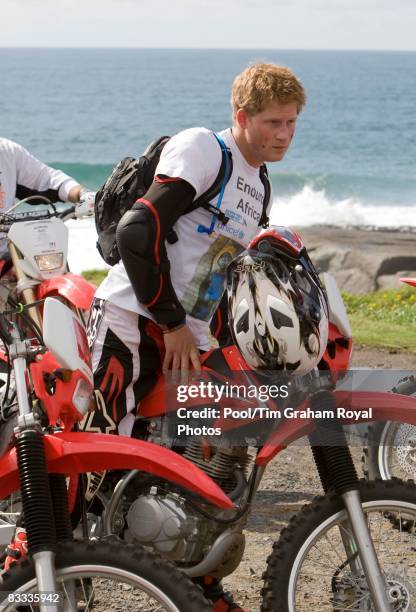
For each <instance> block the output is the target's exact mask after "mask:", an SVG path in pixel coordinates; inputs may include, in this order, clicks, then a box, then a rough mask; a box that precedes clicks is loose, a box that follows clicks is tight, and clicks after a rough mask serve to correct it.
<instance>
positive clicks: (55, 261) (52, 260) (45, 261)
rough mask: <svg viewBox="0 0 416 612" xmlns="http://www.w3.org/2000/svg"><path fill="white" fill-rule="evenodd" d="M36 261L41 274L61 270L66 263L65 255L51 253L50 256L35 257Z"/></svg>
mask: <svg viewBox="0 0 416 612" xmlns="http://www.w3.org/2000/svg"><path fill="white" fill-rule="evenodd" d="M35 261H36V263H37V264H38V268H39V270H40V271H41V272H48V271H49V270H56V269H57V268H61V267H62V264H63V262H64V254H63V253H50V254H49V255H35Z"/></svg>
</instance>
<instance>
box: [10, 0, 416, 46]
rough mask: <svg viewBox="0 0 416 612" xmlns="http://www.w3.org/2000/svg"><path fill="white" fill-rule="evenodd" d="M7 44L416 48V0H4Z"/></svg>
mask: <svg viewBox="0 0 416 612" xmlns="http://www.w3.org/2000/svg"><path fill="white" fill-rule="evenodd" d="M0 21H1V24H2V27H1V35H0V47H21V46H26V47H174V48H175V47H185V48H238V49H244V48H246V49H368V50H373V49H374V50H416V36H415V28H416V0H1V2H0Z"/></svg>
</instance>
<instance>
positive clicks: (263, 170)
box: [259, 164, 272, 229]
mask: <svg viewBox="0 0 416 612" xmlns="http://www.w3.org/2000/svg"><path fill="white" fill-rule="evenodd" d="M260 180H261V182H262V183H263V187H264V198H263V210H262V213H261V217H260V221H259V227H263V228H264V229H266V228H267V227H269V216H268V214H267V207H268V206H269V202H270V194H271V191H272V189H271V186H270V179H269V173H268V172H267V166H266V164H262V165H261V166H260Z"/></svg>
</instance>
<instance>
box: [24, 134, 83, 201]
mask: <svg viewBox="0 0 416 612" xmlns="http://www.w3.org/2000/svg"><path fill="white" fill-rule="evenodd" d="M15 160H16V179H17V185H16V197H17V198H19V199H22V198H26V197H28V196H30V195H43V196H45V197H47V198H49V199H50V200H55V201H56V200H61V201H62V202H66V201H70V202H74V203H76V202H78V201H79V197H80V194H81V191H82V189H83V188H82V186H81V185H80V184H79V183H78V182H77V181H76V180H74V179H73V178H72V177H70V176H68V175H67V174H65V172H62V171H61V170H56V169H55V168H51V167H50V166H47V165H46V164H44V163H43V162H41V161H40V160H39V159H37V158H36V157H34V156H33V155H32V154H31V153H29V151H27V150H26V149H25V148H24V147H22V146H21V145H16V147H15Z"/></svg>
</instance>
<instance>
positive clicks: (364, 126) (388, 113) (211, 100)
mask: <svg viewBox="0 0 416 612" xmlns="http://www.w3.org/2000/svg"><path fill="white" fill-rule="evenodd" d="M256 60H265V61H272V62H277V63H280V64H283V65H285V66H288V67H290V68H292V69H293V70H294V71H295V73H296V74H297V75H298V76H299V77H300V78H301V79H302V81H303V83H304V85H305V88H306V90H307V94H308V103H307V106H306V108H305V110H304V111H303V113H302V114H301V115H300V118H299V122H298V127H297V133H296V136H295V139H294V141H293V144H292V146H291V149H290V150H289V152H288V154H287V156H286V157H285V159H284V160H283V161H282V162H279V163H277V164H270V165H269V172H270V175H271V179H272V182H273V189H274V206H273V209H272V215H271V218H272V221H273V222H274V223H278V224H282V225H298V226H302V225H310V224H313V223H319V224H332V225H340V226H345V225H360V226H370V227H374V228H377V227H391V228H397V229H400V228H405V227H410V228H416V172H415V162H416V53H412V52H358V51H348V52H340V51H278V50H269V51H267V50H259V51H253V50H178V49H177V50H166V49H164V50H158V49H111V50H110V49H88V50H87V49H59V50H58V49H0V82H1V89H2V95H1V97H0V135H1V136H5V137H8V138H11V139H13V140H16V141H18V142H20V143H22V144H24V145H25V146H27V148H29V150H31V151H32V152H33V153H34V154H35V155H37V156H38V157H40V158H41V159H43V160H44V161H46V162H48V163H50V164H52V165H55V166H57V167H60V168H62V169H64V170H65V171H67V172H69V173H70V174H72V175H73V176H74V177H75V178H77V179H78V180H79V181H80V182H82V183H84V184H86V185H87V186H88V187H90V188H93V189H95V188H97V187H98V186H99V185H100V184H101V183H102V182H103V181H104V180H105V178H106V176H107V175H108V174H109V172H110V170H111V168H112V166H113V165H114V164H115V163H116V162H117V161H118V160H119V159H120V158H121V157H123V156H125V155H134V156H138V155H140V153H141V152H142V151H143V149H144V148H145V147H146V145H147V144H148V143H149V142H150V141H151V140H153V139H154V138H155V137H158V136H159V135H161V134H173V133H175V132H177V131H179V130H181V129H184V128H187V127H191V126H195V125H203V126H206V127H209V128H211V129H213V130H220V129H223V128H224V127H227V126H229V125H230V122H231V109H230V104H229V97H230V88H231V83H232V80H233V78H234V76H235V75H236V74H237V73H238V72H239V71H241V70H242V69H243V68H244V67H245V66H246V65H247V64H248V63H249V62H251V61H256ZM70 231H71V235H73V237H74V239H72V238H71V243H73V242H76V243H78V244H80V243H81V242H80V241H82V244H88V245H89V246H91V245H92V248H91V254H90V255H89V256H88V257H82V258H79V260H78V259H77V255H76V253H77V252H78V253H79V248H75V249H73V251H74V253H75V255H74V253H73V254H71V258H72V262H73V263H72V265H73V267H75V268H80V267H85V266H86V265H87V267H90V264H93V265H98V264H100V263H101V260H100V259H99V258H98V256H96V255H95V252H94V246H93V243H94V236H93V228H92V224H91V222H84V223H83V224H79V223H77V224H75V223H71V229H70ZM88 250H89V249H88ZM75 260H76V261H75ZM85 262H87V264H86V263H85Z"/></svg>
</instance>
